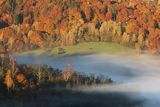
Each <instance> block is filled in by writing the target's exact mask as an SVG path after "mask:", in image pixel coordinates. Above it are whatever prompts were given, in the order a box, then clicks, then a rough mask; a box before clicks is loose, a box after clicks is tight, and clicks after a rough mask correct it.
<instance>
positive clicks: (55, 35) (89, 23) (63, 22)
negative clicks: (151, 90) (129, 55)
mask: <svg viewBox="0 0 160 107" xmlns="http://www.w3.org/2000/svg"><path fill="white" fill-rule="evenodd" d="M159 5H160V0H1V1H0V40H1V41H3V40H4V39H6V40H7V41H8V45H9V49H10V50H11V51H20V50H28V49H34V48H37V47H48V46H49V47H53V46H60V45H73V44H76V43H78V42H82V41H114V42H117V43H120V44H124V45H127V46H136V47H138V48H139V49H148V50H150V51H151V52H152V53H157V52H159V51H160V6H159Z"/></svg>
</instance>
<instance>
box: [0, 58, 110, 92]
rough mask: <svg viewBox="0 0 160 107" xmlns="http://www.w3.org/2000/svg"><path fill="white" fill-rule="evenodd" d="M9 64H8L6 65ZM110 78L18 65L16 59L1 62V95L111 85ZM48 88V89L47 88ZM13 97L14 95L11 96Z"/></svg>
mask: <svg viewBox="0 0 160 107" xmlns="http://www.w3.org/2000/svg"><path fill="white" fill-rule="evenodd" d="M5 62H7V63H5ZM109 83H112V80H111V79H110V78H108V77H103V76H95V75H93V74H92V75H86V74H85V73H83V72H81V73H80V72H79V73H78V72H74V71H70V70H69V71H68V70H66V71H62V70H59V69H54V68H52V67H50V66H48V65H38V64H34V65H27V64H23V65H18V64H16V60H15V59H12V58H11V59H5V60H3V61H2V59H1V60H0V93H1V94H9V95H10V94H11V93H19V92H24V91H27V90H36V89H39V88H42V87H43V88H45V89H47V88H48V87H52V88H53V89H54V87H57V86H58V87H61V88H72V87H76V86H83V85H85V86H89V85H98V84H109ZM47 86H48V87H47ZM11 95H12V94H11Z"/></svg>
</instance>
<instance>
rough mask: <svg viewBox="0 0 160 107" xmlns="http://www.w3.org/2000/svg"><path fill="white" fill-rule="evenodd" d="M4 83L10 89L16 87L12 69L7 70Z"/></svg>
mask: <svg viewBox="0 0 160 107" xmlns="http://www.w3.org/2000/svg"><path fill="white" fill-rule="evenodd" d="M4 83H5V84H6V86H7V88H8V90H9V89H11V88H13V87H14V81H13V78H12V74H11V70H8V71H7V73H6V76H5V80H4Z"/></svg>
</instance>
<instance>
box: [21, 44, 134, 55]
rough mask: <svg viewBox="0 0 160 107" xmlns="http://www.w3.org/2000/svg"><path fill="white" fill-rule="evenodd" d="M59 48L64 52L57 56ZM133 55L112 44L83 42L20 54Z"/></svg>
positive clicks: (129, 51)
mask: <svg viewBox="0 0 160 107" xmlns="http://www.w3.org/2000/svg"><path fill="white" fill-rule="evenodd" d="M59 48H61V49H64V51H65V52H63V53H62V54H59ZM90 53H93V54H94V53H98V54H135V53H136V52H135V49H133V48H129V47H126V46H123V45H119V44H116V43H112V42H83V43H79V44H77V45H73V46H61V47H56V48H45V49H37V50H34V51H29V52H25V53H22V54H21V55H33V56H34V55H35V56H36V55H43V54H45V55H53V56H70V55H77V54H90Z"/></svg>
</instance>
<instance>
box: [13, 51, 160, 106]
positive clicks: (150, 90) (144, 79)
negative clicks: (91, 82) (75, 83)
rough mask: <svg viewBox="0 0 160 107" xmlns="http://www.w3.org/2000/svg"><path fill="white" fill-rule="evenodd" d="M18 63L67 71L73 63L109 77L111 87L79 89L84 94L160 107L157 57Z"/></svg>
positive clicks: (159, 62) (23, 60)
mask: <svg viewBox="0 0 160 107" xmlns="http://www.w3.org/2000/svg"><path fill="white" fill-rule="evenodd" d="M15 57H16V58H17V61H18V63H25V64H33V63H43V64H48V65H50V66H53V67H54V68H59V69H63V70H64V69H65V68H66V64H67V63H72V65H73V68H74V70H76V71H79V72H81V71H82V72H85V73H94V74H98V75H99V74H101V75H104V76H109V77H111V78H112V80H114V81H115V83H114V84H112V85H100V86H92V87H78V88H76V90H80V91H84V92H102V93H107V92H118V93H119V92H120V93H124V94H127V95H129V96H131V97H133V98H137V99H140V100H145V103H144V104H143V105H142V107H157V105H159V104H160V60H159V57H157V56H150V55H139V56H121V55H101V54H100V55H82V56H67V57H49V56H39V57H35V56H34V57H32V56H18V55H16V56H15Z"/></svg>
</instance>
